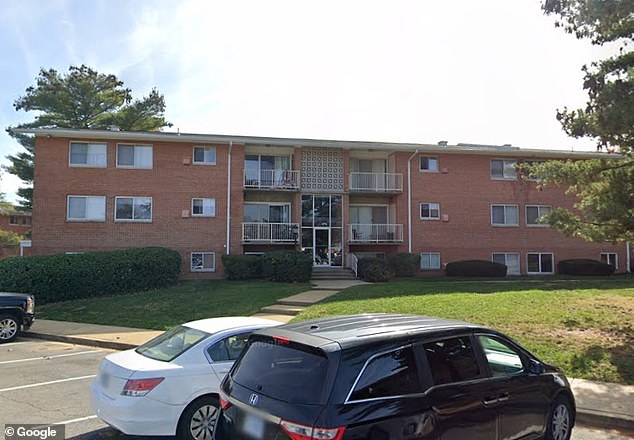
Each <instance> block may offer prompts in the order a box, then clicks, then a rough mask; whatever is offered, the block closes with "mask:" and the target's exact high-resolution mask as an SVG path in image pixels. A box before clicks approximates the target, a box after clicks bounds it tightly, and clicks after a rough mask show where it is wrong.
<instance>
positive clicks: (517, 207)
mask: <svg viewBox="0 0 634 440" xmlns="http://www.w3.org/2000/svg"><path fill="white" fill-rule="evenodd" d="M494 207H503V208H504V223H494V221H493V208H494ZM507 208H515V210H516V211H517V223H506V209H507ZM519 225H520V208H519V205H516V204H513V203H509V204H506V203H493V204H491V226H495V227H501V228H516V227H518V226H519Z"/></svg>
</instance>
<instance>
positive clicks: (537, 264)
mask: <svg viewBox="0 0 634 440" xmlns="http://www.w3.org/2000/svg"><path fill="white" fill-rule="evenodd" d="M553 260H554V258H553V254H551V253H541V252H530V253H528V254H526V263H527V268H526V272H527V273H528V274H552V273H555V269H554V267H555V266H554V264H553Z"/></svg>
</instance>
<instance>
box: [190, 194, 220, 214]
mask: <svg viewBox="0 0 634 440" xmlns="http://www.w3.org/2000/svg"><path fill="white" fill-rule="evenodd" d="M195 200H202V203H203V205H202V208H203V212H202V214H195V213H194V201H195ZM205 200H211V202H212V204H213V211H212V212H210V213H206V212H205ZM191 212H192V217H215V216H216V199H215V198H213V197H194V198H192V211H191Z"/></svg>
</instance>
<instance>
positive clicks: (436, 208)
mask: <svg viewBox="0 0 634 440" xmlns="http://www.w3.org/2000/svg"><path fill="white" fill-rule="evenodd" d="M423 205H428V206H429V208H428V209H429V213H430V216H429V217H423ZM432 206H435V208H434V207H432ZM433 211H436V212H437V213H438V216H437V217H434V216H432V215H431V214H432V213H433ZM420 219H421V220H440V203H436V202H422V203H421V204H420Z"/></svg>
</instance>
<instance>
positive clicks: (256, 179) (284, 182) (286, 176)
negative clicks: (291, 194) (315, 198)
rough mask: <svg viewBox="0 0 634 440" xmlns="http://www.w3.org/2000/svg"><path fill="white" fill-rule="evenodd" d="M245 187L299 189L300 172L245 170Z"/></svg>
mask: <svg viewBox="0 0 634 440" xmlns="http://www.w3.org/2000/svg"><path fill="white" fill-rule="evenodd" d="M244 187H245V188H254V189H268V190H271V189H281V190H298V189H299V171H295V170H259V169H250V168H245V170H244Z"/></svg>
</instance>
